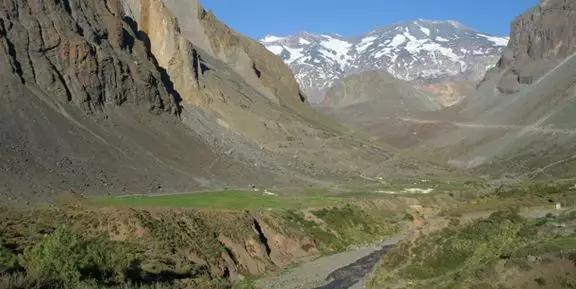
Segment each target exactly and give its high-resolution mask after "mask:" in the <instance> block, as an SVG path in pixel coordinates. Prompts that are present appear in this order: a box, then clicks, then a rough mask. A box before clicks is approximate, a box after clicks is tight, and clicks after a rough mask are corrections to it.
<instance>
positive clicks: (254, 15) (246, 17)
mask: <svg viewBox="0 0 576 289" xmlns="http://www.w3.org/2000/svg"><path fill="white" fill-rule="evenodd" d="M200 1H201V2H202V4H203V5H204V6H205V8H207V9H209V10H212V11H213V12H214V13H215V14H216V15H217V16H218V18H219V19H221V20H222V21H224V22H225V23H226V24H228V25H229V26H230V27H232V28H234V29H235V30H237V31H239V32H241V33H243V34H245V35H248V36H250V37H252V38H262V37H264V36H265V35H267V34H273V35H280V36H283V35H288V34H295V33H298V32H303V31H308V32H315V33H338V34H340V35H343V36H347V37H351V36H359V35H361V34H363V33H365V32H368V31H370V30H372V29H373V28H375V27H379V26H384V25H386V24H390V23H394V22H400V21H408V20H414V19H418V18H424V19H431V20H457V21H460V22H462V23H463V24H465V25H467V26H469V27H472V28H476V29H478V30H480V31H482V32H486V33H491V34H495V35H508V34H509V30H510V23H511V22H512V20H513V19H514V18H515V17H516V16H518V15H520V14H521V13H522V12H523V11H525V10H527V9H529V8H530V7H532V6H534V5H536V4H537V3H538V2H539V1H538V0H400V1H398V0H200Z"/></svg>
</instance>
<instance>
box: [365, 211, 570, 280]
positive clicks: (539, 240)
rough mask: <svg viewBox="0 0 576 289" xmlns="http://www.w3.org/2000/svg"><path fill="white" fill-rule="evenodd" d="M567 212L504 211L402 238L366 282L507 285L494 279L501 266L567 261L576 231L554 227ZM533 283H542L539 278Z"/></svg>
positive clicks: (527, 267)
mask: <svg viewBox="0 0 576 289" xmlns="http://www.w3.org/2000/svg"><path fill="white" fill-rule="evenodd" d="M571 216H572V214H569V215H568V214H567V215H563V216H560V217H558V218H556V217H554V218H550V217H548V218H544V219H536V220H528V219H525V218H522V217H520V216H519V215H518V214H517V213H515V212H514V211H508V210H507V211H499V212H496V213H494V214H492V215H491V216H490V217H488V218H486V219H482V220H478V221H474V222H472V223H468V224H465V225H452V226H450V227H448V228H445V229H444V230H441V231H438V232H435V233H432V234H430V235H427V236H423V237H420V238H418V239H416V240H415V241H413V242H405V243H403V244H401V245H400V246H399V247H398V248H396V249H395V250H393V251H392V252H390V253H389V254H388V255H386V256H385V257H384V258H383V260H382V262H381V264H380V266H379V268H378V270H377V273H376V275H375V277H374V279H373V280H372V283H371V285H372V287H374V288H406V287H405V286H406V284H412V285H411V286H408V287H409V288H507V287H506V286H505V284H506V282H507V281H509V280H507V278H502V279H503V280H501V278H500V276H501V275H500V273H502V272H503V271H504V270H517V271H518V272H532V270H535V269H536V268H546V265H545V264H544V263H542V262H544V261H543V260H551V261H549V263H551V264H554V262H556V263H560V264H563V263H562V262H564V261H562V260H571V259H570V258H572V256H573V255H574V253H575V252H576V235H575V234H574V232H573V230H572V231H571V230H569V229H568V230H566V229H564V227H563V226H559V225H557V224H558V222H565V221H566V220H570V218H571ZM553 260H557V261H553ZM531 264H533V265H531ZM573 265H576V263H573ZM566 269H567V270H568V271H571V272H572V277H574V276H576V267H573V268H566ZM562 274H564V273H563V272H562ZM562 274H560V275H562ZM562 276H564V275H562ZM566 276H570V274H568V275H566ZM562 278H564V277H562ZM534 282H536V283H537V285H539V284H544V285H547V284H548V283H547V280H546V279H544V278H540V279H539V280H538V281H534ZM544 285H542V286H544ZM557 285H558V283H555V284H553V285H551V286H557ZM478 286H480V287H478ZM498 286H500V287H498ZM502 286H504V287H502ZM515 286H517V284H516V285H515ZM550 288H552V287H550Z"/></svg>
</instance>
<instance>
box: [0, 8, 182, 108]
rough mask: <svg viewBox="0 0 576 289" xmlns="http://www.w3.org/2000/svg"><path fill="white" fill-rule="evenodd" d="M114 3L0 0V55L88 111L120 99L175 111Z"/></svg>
mask: <svg viewBox="0 0 576 289" xmlns="http://www.w3.org/2000/svg"><path fill="white" fill-rule="evenodd" d="M121 13H122V10H121V7H119V6H118V3H117V2H115V1H106V2H101V3H100V2H97V1H94V2H87V3H85V2H75V1H71V2H68V1H4V2H3V3H1V4H0V17H1V18H0V37H1V40H2V48H3V49H2V50H1V52H2V53H3V55H2V61H5V63H4V64H3V67H4V68H9V69H10V70H11V72H12V73H13V74H14V76H16V77H17V78H18V79H19V81H20V82H21V83H22V84H24V85H26V86H35V87H36V88H37V89H38V90H39V92H40V93H43V94H46V95H48V96H50V98H51V101H54V102H58V103H66V102H72V103H75V104H76V105H78V106H79V107H82V108H83V109H84V110H86V111H88V112H95V111H102V110H104V109H105V107H106V105H121V104H123V103H125V102H130V103H139V104H145V105H146V106H147V107H148V109H150V110H153V111H156V112H162V111H169V112H172V113H178V110H179V107H178V102H179V99H178V98H177V97H176V96H175V95H174V94H173V93H172V92H170V91H167V90H166V88H165V87H164V84H163V82H162V75H161V73H159V72H158V71H157V69H156V66H155V64H154V63H153V62H152V61H150V60H149V56H148V54H147V53H148V52H147V51H146V47H145V45H144V44H143V43H142V42H141V41H138V40H137V38H136V35H135V34H134V31H133V30H132V29H131V28H130V27H129V26H128V25H127V24H126V23H124V22H122V21H121V20H120V18H119V16H120V15H121Z"/></svg>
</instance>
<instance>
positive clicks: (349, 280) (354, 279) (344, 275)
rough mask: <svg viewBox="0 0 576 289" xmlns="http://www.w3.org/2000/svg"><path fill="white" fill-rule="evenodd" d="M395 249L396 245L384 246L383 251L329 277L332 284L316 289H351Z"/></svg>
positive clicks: (343, 268) (376, 252)
mask: <svg viewBox="0 0 576 289" xmlns="http://www.w3.org/2000/svg"><path fill="white" fill-rule="evenodd" d="M392 248H394V245H388V246H384V247H383V248H382V249H381V250H378V251H375V252H374V253H372V254H370V255H368V256H366V257H363V258H361V259H359V260H358V261H356V262H354V263H352V264H350V265H348V266H345V267H342V268H340V269H338V270H336V271H334V272H332V273H330V275H328V279H327V280H330V283H328V284H326V285H324V286H320V287H316V289H349V288H352V287H353V286H354V285H356V284H357V283H358V282H360V281H361V280H362V279H364V277H366V275H368V274H369V273H370V272H372V270H373V269H374V266H376V264H377V263H378V261H379V260H380V258H382V256H384V255H385V254H386V253H388V251H390V250H391V249H392Z"/></svg>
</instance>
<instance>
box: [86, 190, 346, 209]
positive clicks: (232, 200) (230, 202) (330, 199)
mask: <svg viewBox="0 0 576 289" xmlns="http://www.w3.org/2000/svg"><path fill="white" fill-rule="evenodd" d="M342 201H343V199H342V198H338V197H334V196H325V195H305V196H287V195H274V193H270V194H264V193H261V192H246V191H224V192H204V193H191V194H182V195H167V196H127V197H106V198H99V199H95V200H91V201H90V203H91V204H93V205H96V206H116V207H156V208H214V209H285V208H306V207H320V206H330V205H335V204H337V203H339V202H342Z"/></svg>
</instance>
